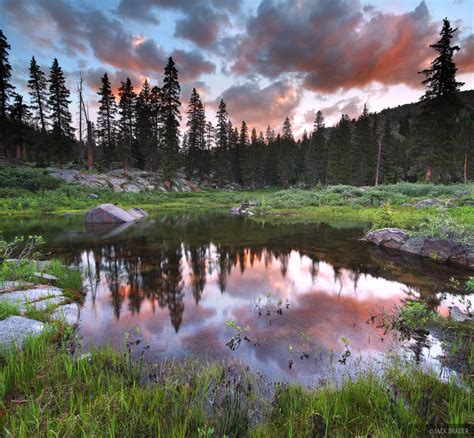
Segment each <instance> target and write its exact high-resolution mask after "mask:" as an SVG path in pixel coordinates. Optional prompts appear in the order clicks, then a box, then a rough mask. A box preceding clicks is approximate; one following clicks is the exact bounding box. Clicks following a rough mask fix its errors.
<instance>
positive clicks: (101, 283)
mask: <svg viewBox="0 0 474 438" xmlns="http://www.w3.org/2000/svg"><path fill="white" fill-rule="evenodd" d="M332 225H333V226H331V225H328V224H326V223H320V224H304V223H303V224H302V223H298V224H291V223H288V222H282V223H278V224H275V223H264V222H255V221H252V220H249V219H244V218H236V217H230V216H228V215H227V214H215V213H205V214H204V213H196V214H183V213H180V214H154V215H152V217H150V218H149V219H148V220H146V221H145V222H143V223H140V224H132V225H123V226H120V227H115V228H111V227H100V226H99V227H97V226H96V227H93V228H90V227H86V226H85V225H84V224H83V221H82V217H73V218H51V217H50V218H40V219H28V218H24V219H18V218H15V220H14V221H12V220H8V219H2V220H1V221H0V227H1V229H2V231H3V233H4V235H5V236H6V237H12V236H13V235H15V234H17V235H18V234H40V235H42V236H44V238H45V240H46V247H45V248H44V251H45V252H49V253H50V254H51V255H53V256H56V257H60V258H62V259H63V260H65V261H67V263H69V264H73V265H76V266H78V267H79V268H80V270H81V272H82V274H83V278H84V284H85V288H86V290H87V296H86V299H85V303H84V305H83V306H82V308H81V313H80V323H79V330H80V334H81V336H82V340H83V343H84V346H85V347H87V346H89V345H102V344H107V345H112V346H123V344H124V339H125V337H126V336H129V337H132V338H133V339H135V338H140V339H142V340H143V343H142V344H141V345H145V344H147V345H149V346H150V349H149V350H148V351H147V353H146V354H147V358H148V359H150V360H158V361H162V360H174V359H180V358H187V357H200V358H204V359H208V360H219V361H234V360H235V361H238V362H242V363H244V364H248V365H249V366H250V367H251V368H252V369H254V370H256V371H259V372H261V373H262V374H264V375H265V376H267V377H268V378H269V379H272V380H273V379H275V380H276V379H278V380H282V379H283V380H299V381H302V382H305V383H313V382H315V381H317V380H318V379H320V378H325V377H328V376H329V375H330V374H333V373H334V372H336V373H337V372H338V370H340V369H343V368H344V367H346V368H347V367H348V366H349V365H348V364H351V365H350V366H352V365H353V363H354V361H357V362H359V363H360V364H361V365H364V364H367V363H370V362H373V361H374V360H375V361H376V360H379V359H382V358H383V357H384V354H385V353H386V352H387V349H390V345H391V340H390V336H389V335H384V334H383V333H382V331H381V330H380V329H377V328H376V327H374V326H373V325H372V324H368V323H367V320H368V319H369V317H370V315H371V313H372V312H373V311H380V310H381V309H385V310H390V309H392V308H393V306H394V305H398V304H400V303H402V302H404V301H406V300H408V299H411V298H413V297H422V298H424V299H426V300H427V301H428V302H429V303H430V304H431V305H433V306H435V307H437V308H438V310H439V311H440V312H441V313H442V314H446V313H447V311H448V309H447V305H448V304H450V303H449V299H450V298H451V299H453V297H450V298H448V299H444V301H443V300H442V299H441V298H439V296H438V295H436V294H437V293H439V292H455V291H454V290H452V288H453V285H452V282H450V281H449V279H450V278H451V277H455V278H458V279H461V280H462V279H465V278H466V274H467V273H466V272H462V271H459V270H456V269H453V268H450V267H446V266H442V265H437V264H434V263H432V262H430V261H423V260H420V259H418V258H409V259H401V258H400V256H398V255H393V254H392V255H390V254H387V253H384V252H382V251H381V250H379V249H377V248H373V247H369V246H367V245H366V244H365V243H363V242H361V241H359V238H360V237H361V236H362V235H363V224H350V223H337V224H332ZM448 297H449V296H448ZM229 321H233V322H234V323H230V322H229ZM226 322H227V324H226ZM345 344H347V345H348V346H347V347H346V345H345ZM436 348H437V349H438V350H439V345H437V346H436ZM347 349H348V350H349V351H350V357H349V362H347V364H346V365H344V357H343V355H344V352H345V351H347ZM427 351H428V354H432V351H431V350H430V349H428V350H427ZM418 354H419V355H421V356H422V355H423V354H425V355H426V354H427V353H426V351H425V352H424V353H423V352H421V350H420V351H418Z"/></svg>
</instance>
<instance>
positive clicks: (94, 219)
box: [84, 204, 147, 224]
mask: <svg viewBox="0 0 474 438" xmlns="http://www.w3.org/2000/svg"><path fill="white" fill-rule="evenodd" d="M146 216H147V213H146V212H145V211H143V210H141V209H139V208H132V209H131V210H128V211H126V210H124V209H123V208H120V207H117V206H116V205H114V204H101V205H99V206H98V207H95V208H93V209H92V210H90V211H88V212H87V213H86V216H85V218H84V220H85V222H86V223H94V224H114V223H116V224H120V223H125V222H134V221H139V220H141V219H143V218H144V217H146Z"/></svg>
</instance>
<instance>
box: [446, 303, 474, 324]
mask: <svg viewBox="0 0 474 438" xmlns="http://www.w3.org/2000/svg"><path fill="white" fill-rule="evenodd" d="M449 316H450V317H451V319H452V320H453V321H457V322H464V321H472V320H473V319H474V317H473V316H472V315H468V314H467V313H464V312H463V311H462V310H461V309H459V307H456V306H453V307H450V308H449Z"/></svg>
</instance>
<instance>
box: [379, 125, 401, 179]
mask: <svg viewBox="0 0 474 438" xmlns="http://www.w3.org/2000/svg"><path fill="white" fill-rule="evenodd" d="M381 141H382V157H381V172H380V179H381V180H382V181H383V182H385V183H389V184H392V183H396V182H399V181H403V179H404V177H405V175H404V169H403V163H404V157H403V147H402V143H401V142H400V141H399V140H398V139H397V137H396V136H395V134H394V133H393V130H392V127H391V123H390V120H388V119H387V120H386V121H385V126H384V131H383V136H382V139H381Z"/></svg>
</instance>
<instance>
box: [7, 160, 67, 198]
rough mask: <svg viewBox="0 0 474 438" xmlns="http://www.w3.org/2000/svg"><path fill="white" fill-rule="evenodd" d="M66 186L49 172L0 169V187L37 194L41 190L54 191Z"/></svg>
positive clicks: (18, 168)
mask: <svg viewBox="0 0 474 438" xmlns="http://www.w3.org/2000/svg"><path fill="white" fill-rule="evenodd" d="M62 184H64V181H62V180H61V179H59V178H54V177H53V176H51V175H49V174H48V171H46V170H44V171H40V170H37V169H30V168H28V167H12V166H1V167H0V187H2V188H10V189H24V190H28V191H29V192H33V193H36V192H38V191H41V190H54V189H57V188H58V187H59V186H61V185H62Z"/></svg>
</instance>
